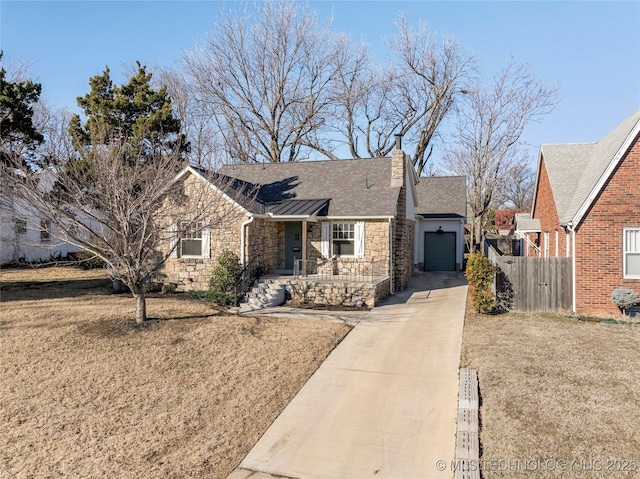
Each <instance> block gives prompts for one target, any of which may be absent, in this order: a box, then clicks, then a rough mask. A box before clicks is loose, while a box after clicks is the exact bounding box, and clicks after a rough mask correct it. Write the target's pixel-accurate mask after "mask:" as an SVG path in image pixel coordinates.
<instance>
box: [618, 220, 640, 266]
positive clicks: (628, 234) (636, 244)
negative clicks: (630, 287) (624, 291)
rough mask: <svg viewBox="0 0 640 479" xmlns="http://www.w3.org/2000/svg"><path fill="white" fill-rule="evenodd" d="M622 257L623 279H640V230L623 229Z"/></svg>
mask: <svg viewBox="0 0 640 479" xmlns="http://www.w3.org/2000/svg"><path fill="white" fill-rule="evenodd" d="M622 255H623V259H622V265H623V266H622V267H623V277H624V278H634V279H635V278H638V279H640V228H624V229H623V231H622Z"/></svg>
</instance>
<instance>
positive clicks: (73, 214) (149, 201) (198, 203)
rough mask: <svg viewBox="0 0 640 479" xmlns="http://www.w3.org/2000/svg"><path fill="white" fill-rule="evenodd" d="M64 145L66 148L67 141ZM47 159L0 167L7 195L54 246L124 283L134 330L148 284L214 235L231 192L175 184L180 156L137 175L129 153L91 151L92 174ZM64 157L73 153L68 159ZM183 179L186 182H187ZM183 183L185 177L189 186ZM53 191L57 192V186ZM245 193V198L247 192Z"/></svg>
mask: <svg viewBox="0 0 640 479" xmlns="http://www.w3.org/2000/svg"><path fill="white" fill-rule="evenodd" d="M65 141H68V140H65ZM66 148H67V147H66V146H65V145H57V146H56V147H55V148H51V151H52V152H53V151H55V152H56V154H61V156H55V157H53V156H52V157H48V158H47V159H46V164H45V160H43V161H42V164H41V166H42V167H44V168H39V169H37V170H36V171H30V170H27V169H25V168H23V167H22V166H21V165H22V161H21V159H20V158H17V157H16V158H14V161H13V164H12V165H4V166H3V167H2V170H3V171H2V178H3V184H4V185H5V189H6V190H7V191H10V192H11V194H12V197H13V198H14V199H15V200H16V201H18V202H20V204H21V205H22V208H23V209H24V210H25V211H28V212H29V213H30V214H31V215H33V216H35V217H38V218H40V219H41V220H42V224H43V225H47V226H46V229H47V234H48V235H50V236H51V238H52V239H54V240H57V241H60V242H64V243H70V244H73V245H75V246H77V247H79V248H81V249H82V250H84V251H87V252H89V253H91V254H93V255H95V256H96V257H98V258H100V259H102V260H103V261H104V262H105V264H106V268H107V271H108V272H109V275H110V276H111V278H112V279H113V280H115V281H120V282H122V283H124V284H125V285H126V286H127V287H128V288H129V289H130V291H131V293H132V294H133V296H134V298H135V300H136V322H138V323H142V322H144V321H145V320H146V294H145V284H146V283H148V282H151V281H152V280H153V279H154V277H155V275H156V274H157V272H158V271H159V269H160V268H161V266H162V265H163V264H164V263H165V261H166V260H167V259H168V258H169V256H170V255H171V253H172V251H173V250H174V249H175V248H176V245H177V244H178V243H179V240H180V239H181V238H182V237H184V235H186V234H187V233H188V232H189V231H191V230H193V228H194V227H195V226H196V225H202V224H205V223H206V224H207V225H209V226H210V227H214V226H215V225H216V224H220V223H222V222H223V221H224V220H225V215H226V214H227V213H228V208H225V206H226V204H227V200H225V199H224V198H223V195H222V194H212V189H211V187H210V184H208V183H210V182H213V183H214V184H216V186H217V187H218V189H219V191H221V192H225V191H230V190H229V189H228V188H227V187H228V182H227V181H226V180H224V179H221V178H217V177H213V176H207V175H206V174H205V173H204V172H199V174H201V175H202V176H204V177H205V178H204V180H205V181H199V182H198V181H195V182H194V181H192V182H190V183H189V184H188V188H187V187H185V182H184V181H182V180H176V178H177V176H176V166H178V165H182V164H183V159H182V158H181V157H180V155H178V154H176V155H160V154H158V155H154V156H153V157H150V156H149V155H148V154H146V155H145V156H144V158H140V159H139V160H138V162H137V164H138V166H137V167H136V168H129V167H128V166H127V164H128V162H129V161H130V160H131V157H130V155H129V152H128V151H127V147H126V146H124V145H123V146H121V147H113V146H110V147H104V146H103V145H95V148H94V149H93V155H92V168H91V173H90V174H87V172H86V171H83V170H81V169H80V170H79V169H76V168H73V167H72V166H71V165H70V164H69V163H68V161H66V160H65V157H66V158H69V156H66V155H64V154H62V153H63V151H64V149H66ZM67 153H68V154H69V155H72V154H73V150H69V151H67ZM187 176H188V175H187ZM187 176H184V178H186V177H187ZM54 185H55V186H54ZM245 193H246V192H245Z"/></svg>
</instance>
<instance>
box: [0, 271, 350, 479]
mask: <svg viewBox="0 0 640 479" xmlns="http://www.w3.org/2000/svg"><path fill="white" fill-rule="evenodd" d="M34 273H35V278H34V275H33V274H34ZM21 283H22V285H23V286H24V287H23V288H20V284H21ZM0 286H1V287H2V313H1V318H0V431H2V433H1V434H0V477H3V478H5V477H7V478H9V477H11V478H13V477H15V478H59V477H114V478H116V477H117V478H160V477H162V478H183V477H198V478H219V477H220V478H222V477H226V475H227V474H228V473H229V472H230V471H231V470H232V469H233V468H234V467H235V466H236V465H237V464H238V463H239V462H240V461H241V460H242V458H243V457H244V456H245V455H246V453H247V452H248V451H249V450H250V448H251V447H252V445H253V444H254V443H255V442H256V441H257V439H258V438H259V437H260V436H261V434H262V433H263V432H264V431H265V429H266V428H267V427H268V426H269V425H270V424H271V422H272V421H273V420H274V419H275V417H277V415H278V414H279V413H280V412H281V411H282V409H283V408H284V407H285V406H286V405H287V403H288V402H289V401H290V400H291V398H292V397H293V396H294V395H295V394H296V392H297V391H298V390H299V389H300V387H301V386H302V385H303V384H304V382H305V381H306V380H307V378H308V377H309V376H310V375H311V374H312V373H313V371H314V370H315V369H316V368H317V367H318V366H319V364H320V363H321V362H322V360H323V359H324V358H325V357H326V355H327V354H328V352H329V351H331V349H332V348H333V347H334V346H335V345H336V344H337V343H338V342H339V341H340V340H341V339H342V337H343V336H344V335H345V334H346V332H347V331H348V328H347V327H346V326H344V325H341V324H336V323H325V322H321V321H316V320H302V319H300V320H296V319H268V320H266V319H261V318H259V317H255V318H247V317H237V316H228V315H225V314H222V313H219V312H218V311H216V310H213V309H212V308H210V307H209V306H208V305H206V304H205V303H202V302H198V301H195V300H190V299H188V298H185V297H184V295H174V296H172V297H161V296H159V297H155V298H151V299H149V300H148V307H149V316H150V317H152V318H156V319H155V320H152V321H149V322H148V323H147V324H145V325H144V327H142V328H138V327H136V326H135V324H134V323H133V321H132V320H131V319H129V318H132V317H133V312H134V307H135V305H134V302H133V300H132V299H131V298H130V297H128V296H126V295H112V294H110V292H109V289H108V281H106V279H105V276H104V272H101V271H99V272H95V271H93V272H92V271H88V272H83V271H80V270H72V271H69V270H64V271H63V270H62V269H58V268H56V270H33V271H31V273H30V274H27V273H25V271H24V270H20V271H15V272H14V271H2V273H1V275H0Z"/></svg>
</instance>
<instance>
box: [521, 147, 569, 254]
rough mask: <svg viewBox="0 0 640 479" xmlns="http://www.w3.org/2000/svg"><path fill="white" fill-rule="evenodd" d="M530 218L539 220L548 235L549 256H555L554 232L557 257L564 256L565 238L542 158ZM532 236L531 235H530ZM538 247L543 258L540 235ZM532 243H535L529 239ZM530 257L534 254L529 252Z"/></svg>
mask: <svg viewBox="0 0 640 479" xmlns="http://www.w3.org/2000/svg"><path fill="white" fill-rule="evenodd" d="M532 218H537V219H539V220H540V226H541V228H542V231H543V232H548V233H549V256H555V255H556V233H555V232H556V231H557V232H558V256H566V254H567V250H566V245H567V241H566V238H565V231H564V228H562V227H561V226H560V220H559V219H558V210H557V208H556V202H555V199H554V197H553V193H552V191H551V183H550V182H549V175H548V173H547V168H546V165H545V163H544V157H543V158H542V162H541V165H540V174H539V176H538V189H537V191H536V201H535V205H534V210H533V215H532ZM531 236H533V235H531ZM540 236H541V238H540V243H539V246H540V248H541V249H542V255H543V256H544V248H545V244H544V236H545V235H544V234H541V235H540ZM531 240H532V241H535V240H534V238H533V237H531ZM529 254H530V255H534V254H535V252H533V251H530V252H529Z"/></svg>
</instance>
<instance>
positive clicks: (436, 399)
mask: <svg viewBox="0 0 640 479" xmlns="http://www.w3.org/2000/svg"><path fill="white" fill-rule="evenodd" d="M466 291H467V287H466V281H465V278H464V276H463V275H462V274H461V273H426V274H420V275H416V276H414V277H413V278H412V281H411V283H410V289H409V290H407V291H403V292H400V293H398V294H396V295H394V296H393V297H391V298H389V300H387V301H386V302H385V303H383V305H381V306H379V307H376V308H374V309H373V310H372V311H370V312H369V313H368V314H367V315H366V316H365V317H364V318H363V319H362V320H361V321H360V322H359V323H358V324H357V326H356V327H355V328H354V329H353V330H352V331H351V332H350V333H349V334H348V335H347V337H346V338H345V339H344V340H343V341H342V342H341V343H340V345H339V346H338V347H337V348H336V349H335V350H334V351H333V352H332V353H331V354H330V355H329V357H328V358H327V359H326V361H325V362H324V363H323V364H322V365H321V366H320V368H318V370H317V371H316V372H315V374H314V375H313V376H312V377H311V378H310V379H309V381H307V383H306V384H305V385H304V387H303V388H302V389H301V390H300V392H299V393H298V394H297V395H296V397H295V398H294V399H293V400H292V401H291V403H290V404H289V405H288V406H287V407H286V409H285V410H284V411H283V412H282V414H281V415H280V416H279V417H278V418H277V419H276V420H275V421H274V423H273V424H272V425H271V427H270V428H269V429H268V430H267V431H266V433H265V434H264V435H263V436H262V438H261V439H260V440H259V441H258V443H257V444H256V445H255V446H254V448H253V449H252V450H251V451H250V452H249V454H248V455H247V457H246V458H245V459H244V460H243V461H242V463H241V464H240V467H239V468H238V469H236V470H235V471H233V472H232V473H231V474H230V475H229V476H228V479H247V478H251V479H266V478H272V477H274V476H275V477H279V478H282V477H284V478H297V479H334V478H335V479H338V478H340V479H365V478H376V479H379V478H390V479H391V478H392V479H410V478H447V479H450V478H451V477H453V473H452V471H451V469H450V467H449V465H450V464H451V461H452V460H453V459H454V453H455V434H456V414H457V407H458V406H457V397H458V368H459V363H460V349H461V344H462V327H463V323H464V311H465V303H466V301H465V298H466ZM439 460H444V461H445V463H446V465H447V467H446V470H444V471H439V470H438V468H437V467H436V462H437V461H439Z"/></svg>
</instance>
